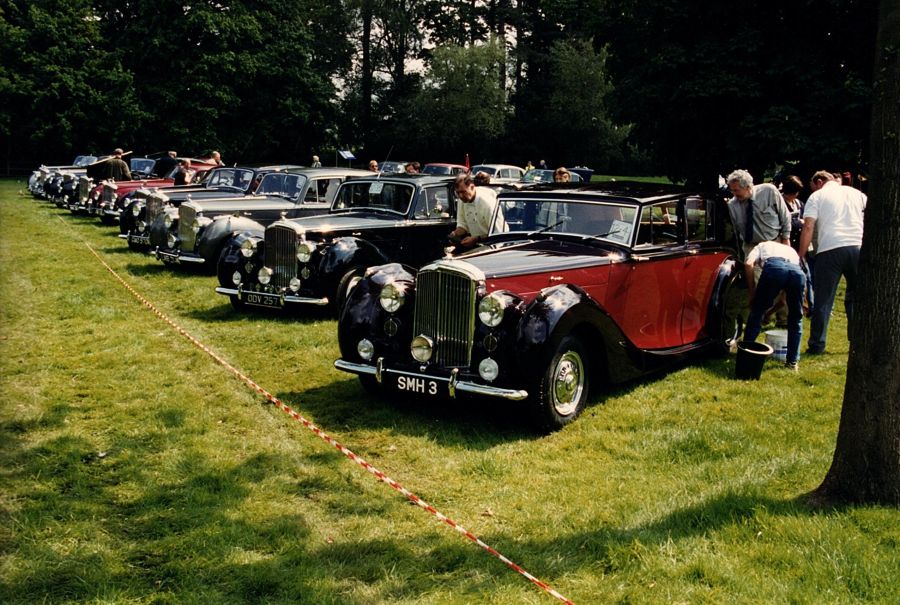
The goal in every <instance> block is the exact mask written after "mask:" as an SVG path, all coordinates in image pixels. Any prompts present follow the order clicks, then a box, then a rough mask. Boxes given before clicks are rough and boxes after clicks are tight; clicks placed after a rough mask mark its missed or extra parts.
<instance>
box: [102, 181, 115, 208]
mask: <svg viewBox="0 0 900 605" xmlns="http://www.w3.org/2000/svg"><path fill="white" fill-rule="evenodd" d="M100 201H101V202H106V203H107V204H111V203H112V202H115V201H116V190H115V189H113V188H112V187H110V186H108V185H104V186H103V195H102V196H101V198H100Z"/></svg>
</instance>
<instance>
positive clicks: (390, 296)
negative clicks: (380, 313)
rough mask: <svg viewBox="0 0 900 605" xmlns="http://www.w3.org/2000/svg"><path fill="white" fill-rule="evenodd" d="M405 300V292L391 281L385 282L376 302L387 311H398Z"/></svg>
mask: <svg viewBox="0 0 900 605" xmlns="http://www.w3.org/2000/svg"><path fill="white" fill-rule="evenodd" d="M405 300H406V293H405V292H404V291H403V290H402V289H400V288H398V287H397V285H396V284H394V283H393V282H392V283H389V284H385V286H384V287H383V288H382V289H381V292H380V293H379V294H378V302H379V304H380V305H381V308H382V309H384V310H385V311H387V312H388V313H396V312H397V311H399V310H400V308H401V307H402V306H403V303H404V302H405Z"/></svg>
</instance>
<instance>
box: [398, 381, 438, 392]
mask: <svg viewBox="0 0 900 605" xmlns="http://www.w3.org/2000/svg"><path fill="white" fill-rule="evenodd" d="M397 390H399V391H403V392H404V393H417V394H419V395H437V394H438V381H437V380H431V379H430V378H419V377H418V376H397Z"/></svg>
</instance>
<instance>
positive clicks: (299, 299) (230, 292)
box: [216, 286, 331, 307]
mask: <svg viewBox="0 0 900 605" xmlns="http://www.w3.org/2000/svg"><path fill="white" fill-rule="evenodd" d="M216 292H217V293H218V294H224V295H225V296H237V297H238V298H241V296H243V294H244V290H243V289H242V288H224V287H222V286H218V287H217V288H216ZM247 293H248V294H268V295H270V296H281V298H282V300H284V302H286V303H296V304H301V305H317V306H319V307H324V306H325V305H327V304H328V303H329V302H331V301H330V300H329V299H328V297H327V296H323V297H322V298H311V297H308V296H293V295H290V294H278V293H276V292H253V291H252V290H248V291H247Z"/></svg>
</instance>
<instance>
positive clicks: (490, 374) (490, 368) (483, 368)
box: [478, 357, 500, 382]
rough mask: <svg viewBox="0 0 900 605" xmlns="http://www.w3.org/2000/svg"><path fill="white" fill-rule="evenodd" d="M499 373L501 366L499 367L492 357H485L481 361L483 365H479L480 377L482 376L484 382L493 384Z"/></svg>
mask: <svg viewBox="0 0 900 605" xmlns="http://www.w3.org/2000/svg"><path fill="white" fill-rule="evenodd" d="M499 373H500V366H498V365H497V362H496V361H494V360H493V359H491V358H490V357H485V358H484V359H482V360H481V363H479V364H478V375H479V376H481V378H482V379H483V380H486V381H488V382H493V381H494V380H495V379H496V378H497V374H499Z"/></svg>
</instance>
